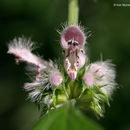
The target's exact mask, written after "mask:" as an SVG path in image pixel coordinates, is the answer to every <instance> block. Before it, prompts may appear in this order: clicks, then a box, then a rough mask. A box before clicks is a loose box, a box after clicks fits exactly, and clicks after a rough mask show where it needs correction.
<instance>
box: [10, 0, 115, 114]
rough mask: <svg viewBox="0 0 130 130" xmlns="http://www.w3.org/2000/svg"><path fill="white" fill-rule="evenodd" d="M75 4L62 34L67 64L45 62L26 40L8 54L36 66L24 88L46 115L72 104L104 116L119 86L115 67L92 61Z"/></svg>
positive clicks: (12, 44)
mask: <svg viewBox="0 0 130 130" xmlns="http://www.w3.org/2000/svg"><path fill="white" fill-rule="evenodd" d="M73 1H74V2H73V3H70V8H69V9H70V11H69V12H70V14H69V23H68V25H67V26H66V27H65V28H64V29H63V30H62V31H61V32H60V39H61V40H60V44H61V47H62V49H63V52H64V54H63V55H64V64H63V65H62V64H58V63H55V62H53V61H52V60H49V61H45V60H43V59H42V58H41V57H38V56H36V55H35V54H33V53H32V51H33V50H34V48H35V44H34V43H33V42H32V41H31V40H30V39H29V40H28V39H26V38H16V39H14V40H13V41H11V42H10V43H9V50H8V53H9V54H13V55H15V60H16V63H17V64H18V63H19V62H27V63H29V64H32V65H33V67H32V66H30V67H29V70H30V71H31V72H34V71H35V70H36V69H34V68H37V74H36V75H35V77H34V78H32V79H33V80H32V82H29V83H25V85H24V89H25V90H26V91H27V92H28V93H29V96H28V98H29V99H30V100H31V101H32V102H36V103H38V104H40V105H43V110H44V113H47V112H49V111H50V110H52V109H55V108H58V107H61V106H63V105H64V104H67V103H68V102H70V101H72V102H73V104H74V106H76V107H78V108H79V109H81V110H89V111H92V112H93V113H94V114H95V115H96V116H103V113H104V105H105V104H107V105H109V100H110V98H111V95H112V92H113V90H114V89H115V86H116V83H115V70H114V65H113V64H112V63H111V62H110V61H102V60H101V61H97V62H94V63H90V62H89V60H88V59H89V58H88V56H87V54H86V47H85V45H86V39H87V36H86V35H85V33H84V29H83V28H82V27H81V26H79V25H78V23H77V22H75V21H77V12H78V8H77V6H75V4H76V3H75V0H73ZM76 5H77V4H76ZM73 6H74V7H75V8H72V7H73ZM72 9H74V10H73V11H71V10H72ZM71 12H73V14H72V13H71ZM75 14H76V15H75Z"/></svg>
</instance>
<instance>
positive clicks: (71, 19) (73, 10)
mask: <svg viewBox="0 0 130 130" xmlns="http://www.w3.org/2000/svg"><path fill="white" fill-rule="evenodd" d="M78 15H79V8H78V0H69V5H68V23H69V25H72V24H78Z"/></svg>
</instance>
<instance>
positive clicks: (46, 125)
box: [32, 104, 103, 130]
mask: <svg viewBox="0 0 130 130" xmlns="http://www.w3.org/2000/svg"><path fill="white" fill-rule="evenodd" d="M32 130H103V128H102V127H101V126H99V125H98V124H97V123H95V122H94V121H92V120H91V119H89V118H88V117H85V116H84V115H82V114H81V113H80V112H79V111H78V110H77V109H76V108H75V107H73V106H72V105H70V104H67V105H65V106H63V107H61V108H59V109H55V110H53V111H51V112H50V113H49V114H48V115H46V116H44V117H42V118H41V119H40V120H39V122H38V123H37V124H36V125H35V126H34V128H33V129H32Z"/></svg>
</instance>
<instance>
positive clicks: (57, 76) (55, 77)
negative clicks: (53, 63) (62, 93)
mask: <svg viewBox="0 0 130 130" xmlns="http://www.w3.org/2000/svg"><path fill="white" fill-rule="evenodd" d="M49 81H50V83H51V85H52V86H59V85H60V84H61V83H62V81H63V78H62V75H61V73H60V72H59V71H57V70H56V71H52V72H51V74H50V75H49Z"/></svg>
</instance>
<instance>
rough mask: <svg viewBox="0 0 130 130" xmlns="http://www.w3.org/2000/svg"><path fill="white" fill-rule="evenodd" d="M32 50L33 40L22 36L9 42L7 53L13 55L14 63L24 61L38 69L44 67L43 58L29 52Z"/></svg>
mask: <svg viewBox="0 0 130 130" xmlns="http://www.w3.org/2000/svg"><path fill="white" fill-rule="evenodd" d="M32 50H33V42H31V41H30V40H27V39H24V38H18V39H14V40H13V41H12V42H10V44H9V50H8V53H9V54H13V55H15V58H16V63H19V62H20V61H25V62H28V63H31V64H34V65H36V66H37V67H39V68H40V69H44V68H46V66H45V65H44V64H43V63H44V62H43V60H42V59H41V58H39V57H37V56H36V55H34V54H33V53H32V52H31V51H32Z"/></svg>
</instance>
